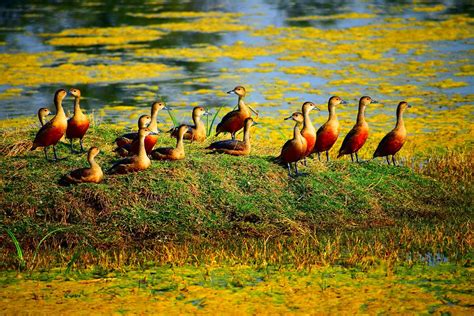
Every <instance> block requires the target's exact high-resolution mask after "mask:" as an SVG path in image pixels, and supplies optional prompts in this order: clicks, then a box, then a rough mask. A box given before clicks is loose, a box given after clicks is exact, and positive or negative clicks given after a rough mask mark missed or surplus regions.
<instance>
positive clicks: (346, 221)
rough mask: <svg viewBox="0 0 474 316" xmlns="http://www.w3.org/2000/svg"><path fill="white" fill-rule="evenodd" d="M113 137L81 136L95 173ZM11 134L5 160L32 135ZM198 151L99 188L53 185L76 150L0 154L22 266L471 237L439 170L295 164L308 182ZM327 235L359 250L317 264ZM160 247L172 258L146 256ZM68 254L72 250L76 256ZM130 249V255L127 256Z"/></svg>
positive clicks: (6, 249)
mask: <svg viewBox="0 0 474 316" xmlns="http://www.w3.org/2000/svg"><path fill="white" fill-rule="evenodd" d="M117 134H118V131H117V130H114V129H111V128H103V127H94V128H91V130H90V132H89V134H88V138H87V140H86V144H94V145H96V146H99V147H100V148H101V149H102V152H101V154H100V155H99V156H98V159H97V160H98V162H99V163H100V164H101V165H102V167H103V169H106V168H107V167H108V166H110V164H111V163H112V162H113V161H114V160H116V159H117V157H115V156H113V154H112V153H111V149H112V145H111V143H112V142H113V139H114V138H115V137H116V136H117ZM11 135H13V137H5V140H4V143H3V144H1V148H0V149H2V152H4V153H6V152H8V148H9V146H10V145H11V144H13V143H15V142H18V140H19V139H20V138H32V137H33V135H34V130H26V131H21V132H16V133H15V134H11ZM11 135H10V136H11ZM173 143H174V140H173V139H170V138H167V137H166V136H164V137H163V139H161V140H160V145H168V144H173ZM203 147H204V146H203V144H191V145H189V144H188V145H187V146H186V151H187V157H186V159H185V160H183V161H178V162H157V161H154V162H153V163H152V166H151V167H150V168H149V169H148V170H146V171H144V172H141V173H136V174H129V175H123V176H108V177H106V178H105V180H104V182H103V183H101V184H99V185H93V184H81V185H76V186H69V187H63V186H60V185H59V184H58V180H59V179H60V178H61V176H62V175H64V174H65V173H67V172H68V171H70V170H72V169H74V168H78V167H82V166H84V165H86V160H85V155H71V154H69V152H68V147H67V146H66V145H63V144H61V145H59V146H58V150H59V153H60V155H61V156H63V157H67V159H66V160H64V161H61V162H58V163H51V162H46V161H45V160H44V157H43V154H42V152H41V151H35V152H29V151H24V152H19V153H18V154H17V155H15V156H11V157H10V156H5V155H4V156H1V157H0V177H1V183H2V186H3V191H2V193H1V199H0V210H1V211H0V219H1V221H2V223H3V225H4V226H5V227H7V228H8V229H9V230H10V231H11V232H12V234H14V236H16V238H17V239H18V242H19V245H21V248H22V249H23V252H24V254H23V256H24V257H25V258H26V259H25V260H29V262H34V264H35V265H36V264H38V265H39V266H41V265H44V264H46V263H47V262H49V261H48V260H52V261H51V262H59V263H63V264H67V263H71V261H73V263H71V266H72V265H73V264H75V263H76V261H77V262H79V261H80V260H79V258H75V256H81V258H82V259H84V258H85V259H84V260H86V261H87V260H89V261H91V260H92V261H93V260H103V258H102V259H100V258H99V257H100V256H101V255H100V254H101V253H107V256H109V255H110V256H116V255H117V253H118V252H123V253H124V254H123V256H125V257H127V258H128V259H127V260H128V263H134V262H135V263H140V264H142V263H144V262H146V261H147V260H156V261H160V262H166V260H167V259H166V256H168V257H171V258H174V259H176V262H177V263H178V262H189V261H190V260H191V261H192V260H194V259H193V255H196V254H197V253H198V254H199V256H200V257H199V256H198V257H199V258H198V259H196V260H207V259H206V256H207V254H208V252H207V251H210V250H209V249H211V250H212V249H214V250H215V249H221V250H215V251H214V250H213V251H214V252H213V253H214V254H215V255H216V256H218V257H219V256H220V257H222V258H226V260H227V259H229V258H232V256H236V257H239V256H240V258H243V260H247V259H248V260H249V261H252V260H254V259H255V258H254V259H252V258H251V257H249V256H248V257H247V259H245V258H244V257H245V256H244V255H242V252H243V251H244V250H243V249H244V248H245V247H255V249H258V251H264V250H265V249H264V248H262V247H263V246H266V245H263V244H262V242H263V241H265V240H266V239H268V240H269V244H268V247H269V248H272V251H277V249H278V247H282V246H283V247H285V249H286V250H285V251H289V253H287V254H281V255H279V257H278V256H276V257H278V258H277V259H275V258H276V257H275V258H274V259H272V260H276V261H278V260H287V261H295V260H294V258H293V259H292V257H291V256H292V254H291V251H294V252H295V254H296V255H299V256H301V258H303V259H301V264H302V265H305V264H307V262H320V263H324V262H336V261H338V260H342V259H341V258H343V259H344V258H346V259H347V258H355V257H357V256H358V251H359V250H360V251H363V249H364V247H365V246H367V247H370V245H371V244H373V243H374V242H377V241H378V240H381V242H382V243H384V244H385V243H390V242H393V239H394V238H403V236H413V237H414V238H418V239H420V240H418V243H417V244H416V246H413V247H414V248H413V249H411V248H410V249H408V250H406V251H405V250H403V251H402V253H403V255H407V254H408V253H409V251H411V250H413V251H419V252H420V253H423V252H424V251H425V252H427V251H429V250H430V249H429V246H428V245H423V243H424V241H425V240H426V238H431V237H432V236H433V234H434V233H436V231H437V229H438V230H442V233H441V234H454V231H455V229H459V234H460V235H459V236H460V238H468V237H469V236H470V233H469V232H470V221H471V219H472V198H470V197H471V196H472V193H473V192H472V184H471V182H470V179H471V178H469V177H467V178H466V179H467V180H465V181H461V182H459V183H454V184H453V182H452V181H448V180H449V179H446V181H443V180H440V179H443V176H442V175H440V176H438V177H436V176H434V175H433V174H434V173H435V170H434V168H429V169H428V170H429V171H430V176H427V175H424V174H423V173H422V172H415V171H413V170H411V169H409V168H406V167H393V166H387V165H385V164H382V163H380V162H376V161H371V162H366V163H361V164H355V163H349V162H348V161H341V160H338V161H334V162H331V163H329V164H325V163H319V162H317V161H315V160H310V161H309V166H308V167H307V168H303V169H304V171H305V172H307V175H306V176H302V177H298V178H296V179H295V178H289V177H288V176H287V173H286V169H285V168H284V167H282V166H280V165H276V164H275V163H274V162H273V160H272V157H273V156H272V155H270V151H269V150H259V149H256V153H254V154H252V155H251V156H249V157H232V156H227V155H212V154H208V153H207V152H206V151H205V150H203V149H202V148H203ZM254 147H255V148H257V146H254ZM275 151H276V152H277V151H278V149H276V150H275ZM443 168H444V169H445V170H447V171H445V172H446V175H445V176H444V178H449V173H450V169H449V167H446V166H444V167H443ZM462 172H464V173H465V172H466V171H465V170H464V171H462ZM439 173H441V171H439ZM471 175H472V171H471ZM440 227H441V228H440ZM66 228H67V229H66ZM404 229H406V230H408V231H409V233H407V232H404ZM387 234H388V235H387ZM390 234H391V235H390ZM325 236H326V237H325ZM335 236H336V237H337V236H339V237H338V238H339V240H337V239H335V238H336V237H335ZM397 236H398V237H397ZM430 236H431V237H430ZM443 236H444V235H443ZM0 238H2V239H1V240H2V241H3V242H2V243H1V245H2V246H0V252H1V253H2V255H5V257H6V258H8V259H7V260H5V261H4V262H3V266H2V268H6V267H11V266H13V265H15V252H14V251H12V250H13V249H14V248H12V245H13V244H12V243H11V242H8V239H7V236H6V235H5V236H3V235H2V236H1V237H0ZM325 238H326V239H325ZM351 238H360V240H361V245H365V246H361V247H360V249H359V248H358V247H359V245H358V244H353V243H352V242H351ZM450 238H455V236H454V235H453V236H451V237H450ZM304 240H306V242H307V244H306V246H304V245H303V242H304ZM334 240H336V242H337V243H339V244H337V245H345V247H346V248H347V247H355V248H357V249H355V250H354V249H349V248H347V249H346V248H344V249H338V251H337V254H334V255H333V256H332V257H331V255H330V254H329V253H328V252H327V251H326V257H324V258H323V259H321V258H317V254H318V255H322V254H323V253H325V250H324V247H327V246H328V245H331V243H333V242H335V241H334ZM292 244H293V245H297V247H302V248H301V249H300V248H298V249H297V248H295V249H293V250H291V249H290V250H291V251H290V250H288V249H287V248H288V247H290V248H291V245H292ZM414 244H415V243H414ZM460 244H463V243H462V242H461V243H460ZM335 245H336V244H335ZM351 245H352V246H351ZM39 246H41V249H40V248H39ZM309 246H311V247H313V249H311V250H310V251H306V252H305V250H304V247H309ZM464 246H465V248H464V249H461V250H459V251H458V252H456V246H454V245H453V244H451V243H450V242H447V241H446V240H443V239H441V241H440V247H441V248H443V247H444V248H443V249H444V250H445V251H446V252H450V253H451V254H453V253H455V252H456V255H459V256H461V257H462V256H464V255H465V254H466V253H468V252H469V251H470V245H469V244H468V243H467V244H466V245H464ZM165 247H168V251H170V252H173V251H175V252H174V253H171V254H168V255H166V254H164V253H161V254H156V253H155V252H154V251H155V250H156V249H158V248H159V249H161V250H163V249H165ZM206 247H209V249H207V248H206ZM409 247H410V246H408V248H409ZM77 249H80V250H79V254H78V255H75V254H77V253H78V252H77V251H78V250H77ZM91 249H92V250H91ZM139 250H140V256H139V257H138V258H135V257H133V256H131V255H130V256H129V255H126V254H130V253H134V254H136V252H137V251H139ZM141 250H143V251H141ZM147 250H150V253H148V254H147V253H146V251H147ZM392 250H393V251H396V250H397V249H396V247H394V248H393V249H392ZM179 251H181V252H182V253H179ZM218 251H222V252H224V253H226V254H229V256H227V257H226V255H222V256H221V255H219V254H218ZM256 251H257V250H256ZM311 252H314V254H315V255H314V256H313V255H310V253H311ZM46 253H49V254H50V255H48V256H46V255H45V254H46ZM379 253H380V254H382V253H383V251H380V252H379ZM51 254H55V255H51ZM239 254H241V255H239ZM344 256H346V257H344ZM37 257H38V258H37ZM40 257H42V258H40ZM257 257H258V258H259V259H255V260H256V261H259V260H263V259H262V258H265V260H268V259H269V258H270V257H269V254H268V253H266V254H265V255H264V256H260V255H259V256H257ZM32 258H34V259H32ZM98 258H99V259H98ZM285 258H286V259H285ZM308 258H309V259H308ZM72 259H74V260H72ZM270 259H271V258H270ZM346 259H344V260H345V262H346V263H347V262H351V260H349V259H347V260H346ZM111 260H112V261H114V262H117V261H118V260H119V259H117V258H116V257H115V258H112V259H111ZM255 260H254V261H255ZM318 260H319V261H318ZM344 260H343V261H344ZM35 261H36V262H35ZM170 261H172V260H170ZM31 264H33V263H31ZM51 264H52V263H51Z"/></svg>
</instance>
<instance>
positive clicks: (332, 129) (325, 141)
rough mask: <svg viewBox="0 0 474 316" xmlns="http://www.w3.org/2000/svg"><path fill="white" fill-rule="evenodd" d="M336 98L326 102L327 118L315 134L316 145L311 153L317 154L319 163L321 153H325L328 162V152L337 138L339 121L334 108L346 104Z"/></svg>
mask: <svg viewBox="0 0 474 316" xmlns="http://www.w3.org/2000/svg"><path fill="white" fill-rule="evenodd" d="M346 103H347V102H346V101H344V100H342V99H341V98H340V97H338V96H332V97H331V98H329V101H328V112H329V118H328V120H327V121H326V123H324V124H323V125H322V126H321V127H320V128H319V129H318V131H317V132H316V144H315V145H314V149H313V152H314V153H317V154H318V159H319V161H321V152H324V151H325V152H326V161H329V150H330V149H331V148H332V146H333V145H334V144H335V143H336V141H337V138H338V137H339V131H340V126H339V121H338V119H337V115H336V106H337V105H339V104H346Z"/></svg>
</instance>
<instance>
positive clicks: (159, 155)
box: [151, 124, 189, 160]
mask: <svg viewBox="0 0 474 316" xmlns="http://www.w3.org/2000/svg"><path fill="white" fill-rule="evenodd" d="M188 131H189V126H188V125H186V124H183V125H180V126H179V127H178V139H177V141H176V147H175V148H173V147H161V148H157V149H155V150H153V151H152V152H151V157H152V158H153V159H156V160H181V159H184V157H185V154H184V142H183V137H184V135H186V133H187V132H188Z"/></svg>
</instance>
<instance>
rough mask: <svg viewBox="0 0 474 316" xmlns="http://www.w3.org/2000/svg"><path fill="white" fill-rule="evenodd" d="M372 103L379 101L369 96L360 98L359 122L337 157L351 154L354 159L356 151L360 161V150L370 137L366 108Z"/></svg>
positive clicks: (346, 138) (345, 140) (343, 143)
mask: <svg viewBox="0 0 474 316" xmlns="http://www.w3.org/2000/svg"><path fill="white" fill-rule="evenodd" d="M371 103H377V101H375V100H372V98H371V97H368V96H363V97H362V98H360V100H359V112H358V113H357V122H356V124H355V125H354V127H353V128H352V129H351V130H350V132H349V133H348V134H347V135H346V137H345V138H344V141H343V142H342V145H341V148H340V149H339V154H338V155H337V158H339V157H341V156H343V155H349V154H350V155H351V159H352V161H354V156H353V154H354V153H355V156H356V160H357V162H359V155H358V152H359V150H360V149H361V148H362V146H364V144H365V142H366V141H367V138H368V137H369V124H367V122H366V121H365V108H366V107H367V105H369V104H371Z"/></svg>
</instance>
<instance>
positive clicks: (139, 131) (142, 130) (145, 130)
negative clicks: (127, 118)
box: [138, 127, 158, 137]
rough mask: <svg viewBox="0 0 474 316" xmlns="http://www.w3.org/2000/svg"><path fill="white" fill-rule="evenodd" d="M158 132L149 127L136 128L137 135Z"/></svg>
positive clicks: (141, 135) (142, 135) (143, 135)
mask: <svg viewBox="0 0 474 316" xmlns="http://www.w3.org/2000/svg"><path fill="white" fill-rule="evenodd" d="M157 134H158V133H155V132H153V131H152V130H151V129H149V128H148V127H144V128H140V129H139V130H138V136H139V137H146V136H148V135H157Z"/></svg>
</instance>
